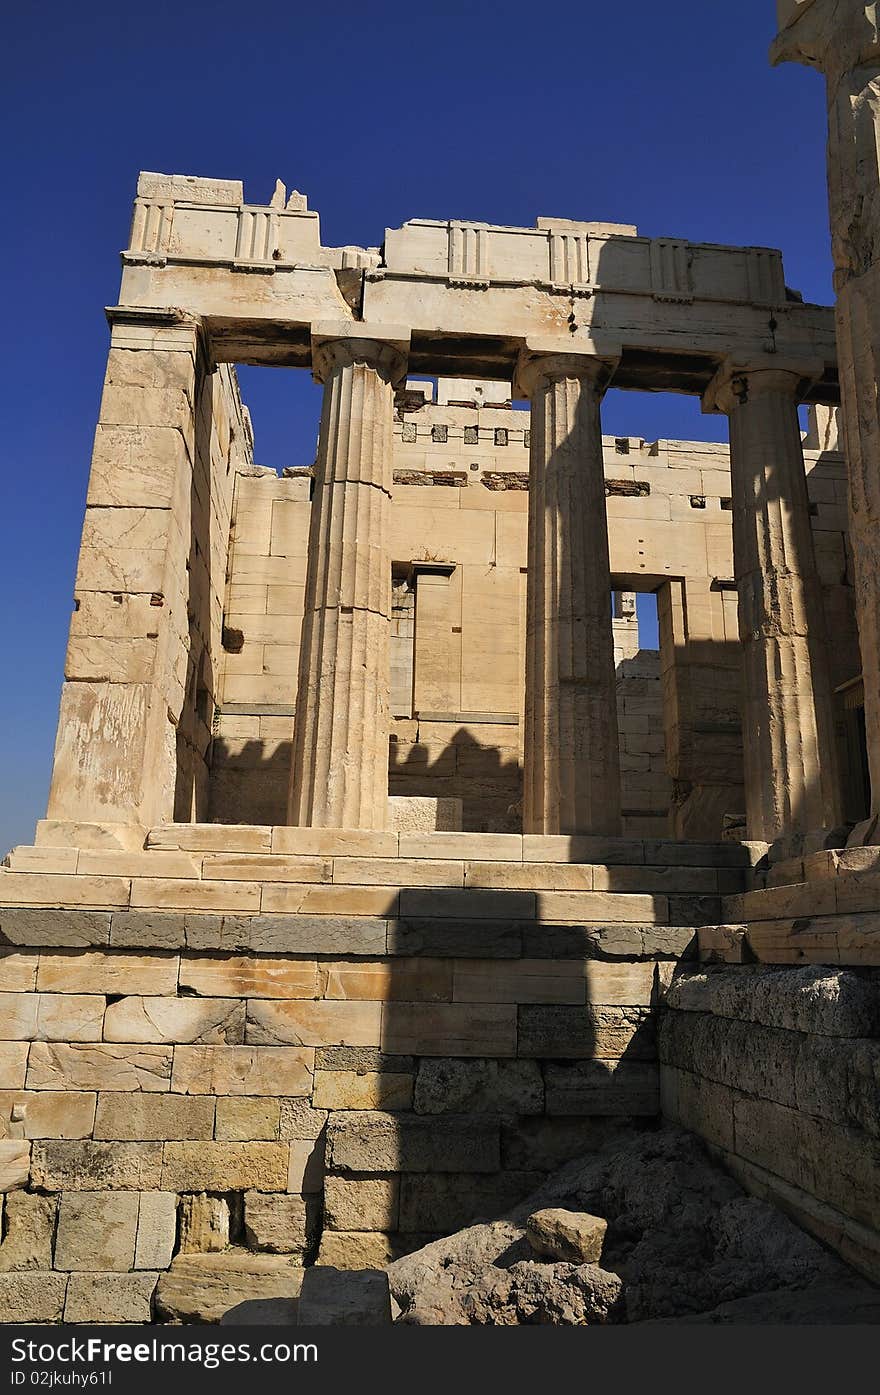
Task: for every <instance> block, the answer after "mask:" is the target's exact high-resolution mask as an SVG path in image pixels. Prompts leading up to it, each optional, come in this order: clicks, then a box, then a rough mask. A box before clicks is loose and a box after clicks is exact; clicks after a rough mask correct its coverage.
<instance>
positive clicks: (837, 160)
mask: <svg viewBox="0 0 880 1395" xmlns="http://www.w3.org/2000/svg"><path fill="white" fill-rule="evenodd" d="M777 12H778V20H779V26H780V33H779V34H778V36H777V38H776V40H775V41H774V44H773V47H772V49H771V60H772V62H773V63H774V64H777V63H783V62H795V63H804V64H807V65H808V66H810V67H814V68H818V69H819V70H820V71H821V72H822V73H824V75H825V80H826V86H827V97H828V185H829V196H830V210H831V248H832V255H833V259H834V286H835V290H836V292H837V309H836V315H837V347H838V355H839V372H840V390H841V399H842V409H843V411H842V415H843V433H844V440H845V453H846V457H847V463H848V467H849V503H850V508H849V536H850V543H851V546H852V556H853V570H854V574H855V604H856V618H857V621H858V627H859V641H860V648H861V655H862V673H863V677H864V689H865V735H866V741H867V748H868V762H869V765H870V772H871V791H872V793H871V812H872V816H875V817H872V820H871V821H870V823H869V825H868V826H867V827H866V830H865V836H867V837H869V838H870V837H874V836H876V834H874V832H873V829H874V828H875V826H876V816H877V815H878V814H880V587H878V585H877V576H878V574H880V463H878V462H880V395H878V383H880V159H878V150H880V4H876V3H873V4H866V3H864V0H778V4H777Z"/></svg>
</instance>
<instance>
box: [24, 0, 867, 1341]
mask: <svg viewBox="0 0 880 1395" xmlns="http://www.w3.org/2000/svg"><path fill="white" fill-rule="evenodd" d="M831 9H834V12H835V16H838V12H839V11H846V13H847V15H849V13H850V11H851V20H850V19H849V18H848V19H846V22H843V21H840V23H838V22H837V20H835V24H834V25H831V24H830V23H829V22H828V13H830V11H831ZM875 9H876V7H875V6H873V5H869V6H867V7H865V6H864V5H856V4H855V3H852V4H846V5H843V6H840V5H837V6H836V7H835V6H832V4H831V0H803V2H802V3H800V4H797V3H794V0H782V3H781V4H780V10H781V16H780V23H781V33H780V36H779V39H778V40H777V45H776V57H777V58H778V59H788V58H794V59H798V60H801V61H809V62H812V63H814V64H816V65H818V66H820V67H821V68H822V69H823V70H824V71H825V73H826V74H827V76H828V81H829V91H830V94H831V97H830V100H831V106H830V111H831V131H832V137H831V147H830V169H831V188H832V218H833V222H834V234H835V255H836V265H837V273H836V276H837V292H838V305H837V311H836V324H835V310H834V309H832V308H829V307H825V306H819V305H811V304H806V303H804V301H803V299H802V297H801V296H800V295H799V294H798V292H797V291H796V290H795V289H792V288H790V287H789V286H787V285H786V278H785V274H784V270H783V264H782V257H781V254H780V253H779V252H777V251H773V250H770V249H767V248H763V247H729V246H719V245H708V244H703V243H693V242H688V241H686V240H684V239H677V238H667V237H664V238H652V237H646V236H641V235H639V233H638V232H637V229H636V228H635V227H633V226H620V225H616V224H608V223H601V222H580V221H574V220H571V219H565V218H555V217H539V218H538V219H537V220H536V223H535V226H534V227H530V228H518V227H501V226H493V225H489V224H484V223H470V222H462V221H456V220H449V221H441V220H429V219H418V218H416V219H413V220H412V221H410V222H407V223H405V224H404V225H403V227H401V228H396V229H389V230H387V231H386V233H385V238H384V242H383V243H382V246H381V247H379V248H362V247H355V246H348V247H341V248H334V247H325V246H324V245H323V244H322V241H321V235H320V225H319V218H318V214H317V213H316V212H314V211H312V210H310V209H309V208H308V207H307V201H306V198H305V197H304V196H303V195H301V194H299V193H296V192H294V193H292V194H290V195H289V196H288V194H287V192H286V190H285V189H284V188H283V187H282V186H281V185H280V184H279V186H278V187H277V189H276V193H275V195H274V196H273V198H272V200H271V202H270V203H269V204H268V205H261V204H252V203H248V202H247V201H246V200H245V198H244V193H243V189H242V185H241V184H240V183H239V182H237V181H234V180H214V179H206V178H196V177H190V176H177V175H174V176H171V175H164V174H153V173H144V174H141V175H140V178H139V181H138V187H137V198H136V201H135V206H134V217H133V221H132V226H131V234H130V240H129V246H128V248H127V249H126V250H125V251H124V252H123V254H122V264H123V268H122V283H121V288H120V293H119V300H118V304H116V305H114V306H112V307H111V308H110V309H109V310H108V319H109V324H110V349H109V357H108V364H107V373H106V379H105V386H104V393H103V398H102V401H101V409H100V418H99V422H98V427H97V433H96V437H95V447H94V454H93V458H92V466H91V476H90V480H89V487H88V497H87V501H86V514H85V523H84V526H83V533H82V544H81V548H80V554H79V567H78V571H77V577H76V585H75V595H74V609H73V616H72V620H71V629H70V640H69V646H68V651H67V661H66V670H65V683H64V688H63V692H62V695H61V712H60V721H59V727H58V738H57V745H56V751H55V762H54V772H53V778H52V786H51V794H50V799H49V808H48V811H47V817H46V818H45V819H44V820H43V821H41V823H40V824H39V825H38V827H37V830H36V835H35V839H34V844H33V846H28V847H18V848H15V849H14V850H13V851H12V852H11V854H10V855H9V857H8V858H7V861H6V865H5V867H4V868H3V869H2V870H0V942H2V946H3V948H2V958H0V988H2V991H3V1001H4V1003H5V1004H6V1006H5V1007H4V1009H3V1015H2V1022H3V1027H2V1031H0V1036H2V1040H0V1101H2V1113H0V1134H2V1138H0V1182H2V1190H3V1192H4V1193H5V1200H4V1221H3V1231H2V1242H0V1306H2V1307H3V1308H4V1309H5V1311H6V1312H7V1313H8V1314H10V1320H13V1319H14V1320H20V1321H25V1322H51V1321H56V1320H58V1319H60V1318H62V1316H63V1317H64V1319H65V1320H66V1321H70V1322H89V1321H101V1320H104V1321H127V1322H144V1321H150V1320H151V1319H152V1318H156V1319H159V1320H167V1319H169V1318H171V1319H182V1320H187V1319H192V1318H193V1317H196V1316H199V1315H202V1316H204V1314H205V1312H208V1313H210V1314H211V1315H212V1317H213V1320H217V1318H218V1316H219V1314H220V1312H221V1311H222V1310H223V1306H224V1304H225V1305H226V1306H229V1304H230V1303H231V1302H233V1301H235V1300H234V1298H233V1297H231V1296H230V1295H237V1296H239V1297H241V1296H243V1295H244V1296H251V1297H257V1298H259V1297H263V1296H281V1297H284V1296H286V1295H290V1294H294V1293H296V1292H297V1288H298V1284H299V1281H300V1276H301V1266H302V1264H303V1263H304V1262H305V1263H312V1262H313V1261H314V1260H315V1259H317V1261H318V1263H319V1264H322V1265H323V1264H326V1265H335V1266H338V1267H342V1268H363V1267H376V1266H382V1265H384V1264H386V1263H387V1262H388V1261H389V1260H391V1259H393V1258H395V1257H396V1256H399V1255H403V1254H406V1253H407V1252H409V1251H412V1250H414V1249H417V1248H418V1247H419V1246H421V1245H423V1244H425V1243H426V1242H427V1241H429V1240H432V1239H434V1238H436V1237H438V1236H441V1235H445V1234H448V1233H449V1232H451V1231H453V1230H455V1229H457V1228H458V1227H460V1226H463V1225H466V1224H467V1223H468V1222H470V1221H471V1220H473V1219H474V1218H475V1217H478V1216H486V1215H495V1214H501V1213H502V1212H503V1211H504V1209H505V1208H506V1207H509V1206H510V1205H512V1204H513V1203H516V1202H518V1201H519V1200H520V1199H521V1198H523V1197H524V1196H526V1195H527V1194H528V1193H529V1192H530V1191H531V1190H532V1189H533V1188H534V1187H535V1186H536V1185H537V1184H538V1183H540V1182H541V1180H542V1179H543V1178H544V1177H546V1176H547V1174H548V1173H550V1172H552V1171H553V1170H554V1169H555V1168H556V1167H558V1166H559V1164H561V1163H563V1162H565V1161H567V1160H568V1159H570V1158H572V1157H575V1156H578V1155H579V1154H581V1153H584V1152H586V1151H589V1150H590V1149H591V1148H594V1147H596V1146H598V1144H599V1142H600V1141H601V1139H602V1138H603V1136H604V1134H605V1132H606V1131H607V1130H608V1129H609V1128H610V1127H612V1125H613V1126H617V1125H618V1124H620V1123H624V1122H626V1121H636V1123H637V1124H638V1125H639V1126H641V1127H650V1126H651V1125H652V1123H653V1122H655V1121H656V1120H657V1118H658V1117H661V1116H662V1117H663V1118H665V1119H667V1120H670V1121H673V1122H677V1123H680V1124H683V1125H684V1126H685V1127H686V1128H687V1129H690V1130H691V1131H693V1132H694V1133H695V1134H697V1135H699V1136H700V1137H701V1138H702V1139H704V1140H705V1141H706V1142H707V1143H708V1144H709V1145H710V1146H711V1149H712V1150H713V1155H714V1156H715V1157H716V1158H718V1159H720V1160H721V1162H722V1163H723V1164H724V1166H725V1167H726V1168H728V1169H729V1170H730V1172H732V1174H733V1175H734V1176H735V1177H736V1178H737V1179H738V1181H739V1182H740V1183H741V1184H742V1185H743V1186H744V1187H745V1188H746V1189H747V1190H749V1191H751V1192H753V1193H754V1194H756V1195H758V1196H761V1197H764V1198H767V1199H769V1200H770V1201H772V1202H774V1203H775V1204H777V1205H779V1206H780V1207H782V1208H783V1209H784V1210H786V1211H787V1212H788V1213H789V1215H792V1216H793V1217H794V1218H795V1219H796V1220H797V1222H798V1223H799V1224H800V1225H801V1226H803V1227H804V1228H805V1229H806V1230H808V1231H810V1232H812V1233H813V1234H814V1235H816V1236H818V1237H819V1238H820V1239H821V1240H822V1242H823V1243H824V1244H827V1245H829V1246H831V1247H832V1248H833V1249H836V1250H837V1251H838V1252H839V1253H840V1254H841V1255H842V1256H843V1257H844V1259H845V1260H846V1261H847V1262H848V1263H849V1264H851V1265H852V1266H854V1268H855V1269H856V1270H858V1271H859V1272H860V1273H862V1274H864V1275H867V1276H868V1277H870V1278H874V1279H877V1278H878V1277H880V1237H878V1233H877V1226H878V1221H880V1169H878V1166H877V1164H878V1144H877V1132H878V1124H877V1110H876V1103H877V1101H876V1070H877V1061H878V1053H880V1047H878V1043H877V1033H878V1028H880V997H878V993H880V988H878V984H877V981H876V978H875V975H874V972H873V970H872V967H871V966H876V965H880V951H878V943H880V847H878V846H877V843H878V834H877V827H878V816H880V804H878V801H880V697H878V695H880V604H878V597H880V588H878V573H877V556H878V544H877V526H878V511H880V471H878V460H877V442H878V439H880V422H878V416H877V411H878V408H877V402H878V397H877V391H876V385H877V380H878V367H877V363H876V359H875V342H876V338H877V335H876V332H875V321H876V320H877V317H878V315H880V284H878V275H880V272H878V269H877V263H876V260H875V249H876V248H880V237H877V236H876V224H877V219H878V217H880V187H878V186H880V173H878V166H877V162H876V158H874V159H873V160H867V159H865V158H863V147H864V146H865V144H866V143H867V144H868V145H870V148H871V150H872V151H873V153H874V155H875V156H876V146H875V145H873V144H871V142H873V141H874V140H875V138H876V131H875V121H876V101H875V98H876V92H877V90H878V86H880V34H878V30H877V28H876V16H875V13H874V12H875ZM236 364H257V365H266V366H270V367H272V368H274V369H275V370H276V371H277V372H279V373H288V374H292V373H293V372H294V371H302V372H305V371H310V372H311V373H312V374H313V375H314V376H315V378H316V379H317V380H318V381H319V382H320V383H322V384H323V409H322V415H321V422H320V434H319V440H318V445H317V454H316V459H315V461H314V463H312V462H309V461H304V462H302V463H301V464H300V465H294V466H288V467H287V468H284V469H283V470H281V472H280V473H279V471H278V470H277V469H275V468H273V467H272V466H271V464H266V463H255V457H254V447H253V439H254V438H253V433H252V428H251V421H250V416H249V413H248V410H247V408H246V406H245V405H244V403H243V402H242V399H241V396H240V394H239V388H238V380H237V377H236V371H235V365H236ZM610 386H613V387H614V388H623V389H629V390H631V391H632V392H633V393H638V392H651V391H671V392H678V393H687V394H692V395H695V396H697V397H699V398H700V400H701V403H702V406H703V410H704V411H706V412H708V413H714V414H716V415H717V417H718V436H719V438H721V437H725V436H727V434H728V432H727V429H726V428H727V427H728V426H729V442H730V444H729V446H728V445H727V444H721V443H720V441H719V443H716V444H711V443H708V444H707V443H705V442H687V441H672V440H670V441H666V440H660V441H645V440H642V439H640V438H637V437H623V438H620V437H610V436H607V435H605V436H603V433H602V421H601V411H602V398H603V394H604V393H605V392H606V390H607V389H608V388H609V387H610ZM841 405H842V412H841V410H840V409H841ZM804 408H806V409H807V421H808V426H807V429H806V431H805V430H804V426H803V423H802V420H801V416H800V415H799V412H800V411H801V410H802V409H804ZM634 416H637V413H636V412H635V411H634ZM841 416H842V424H843V437H842V438H841V439H842V441H845V449H844V447H843V445H842V444H841V442H840V441H839V440H838V421H839V418H840V417H841ZM722 418H726V421H723V420H722ZM848 496H849V501H848ZM646 594H647V595H650V596H653V597H655V598H656V606H657V615H658V623H659V647H656V646H655V647H651V646H649V645H647V644H645V643H644V642H643V637H642V639H640V635H639V621H638V617H637V613H636V596H637V595H646ZM212 1285H213V1286H214V1287H213V1288H212V1287H211V1286H212ZM206 1291H209V1292H214V1293H215V1294H216V1292H220V1293H222V1295H224V1297H223V1301H222V1302H221V1301H220V1300H219V1299H218V1300H216V1301H215V1302H214V1307H213V1308H212V1307H211V1301H210V1300H209V1299H208V1298H206V1297H205V1293H206ZM218 1304H219V1306H218Z"/></svg>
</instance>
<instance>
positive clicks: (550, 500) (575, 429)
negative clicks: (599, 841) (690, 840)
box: [518, 354, 620, 834]
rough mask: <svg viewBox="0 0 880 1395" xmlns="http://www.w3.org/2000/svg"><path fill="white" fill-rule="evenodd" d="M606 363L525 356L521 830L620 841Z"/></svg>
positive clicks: (520, 378) (522, 364)
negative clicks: (527, 447)
mask: <svg viewBox="0 0 880 1395" xmlns="http://www.w3.org/2000/svg"><path fill="white" fill-rule="evenodd" d="M607 376H608V367H607V364H606V363H605V362H604V361H603V360H602V359H599V358H591V357H587V356H582V355H574V354H572V355H549V354H540V355H530V356H526V357H524V358H523V359H522V360H521V362H520V366H519V369H518V381H519V382H520V384H521V385H522V389H523V390H524V391H525V392H526V393H527V394H528V396H529V398H530V400H531V409H532V410H531V454H530V457H529V537H528V582H527V599H526V696H525V731H524V739H523V746H524V756H523V759H524V800H523V828H524V830H525V832H527V833H600V834H617V833H619V832H620V755H619V746H618V735H617V696H616V680H615V669H614V637H613V631H612V623H611V575H610V568H609V560H608V527H607V521H606V511H605V475H604V469H603V459H602V426H601V421H600V412H599V404H600V402H601V398H602V392H603V388H604V383H605V381H607Z"/></svg>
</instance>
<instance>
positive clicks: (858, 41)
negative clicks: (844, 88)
mask: <svg viewBox="0 0 880 1395" xmlns="http://www.w3.org/2000/svg"><path fill="white" fill-rule="evenodd" d="M776 17H777V23H778V25H779V33H778V34H777V36H776V38H775V39H774V40H773V43H772V44H771V46H770V62H771V63H772V64H773V66H774V67H776V66H777V65H778V64H780V63H803V64H805V65H806V66H807V67H810V68H818V69H819V70H820V72H823V73H824V74H825V76H826V77H827V78H828V81H829V83H830V84H831V86H832V87H835V86H836V85H837V82H838V81H839V80H840V78H841V77H842V76H843V74H844V73H846V72H849V71H850V70H851V69H852V68H858V67H861V66H862V65H863V64H867V63H872V62H880V4H878V3H872V4H866V3H865V0H776Z"/></svg>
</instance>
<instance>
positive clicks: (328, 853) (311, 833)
mask: <svg viewBox="0 0 880 1395" xmlns="http://www.w3.org/2000/svg"><path fill="white" fill-rule="evenodd" d="M271 833H272V852H273V853H293V854H296V855H297V856H301V857H371V858H372V857H397V852H398V838H397V834H396V833H394V832H386V833H379V832H375V833H374V832H368V831H366V830H364V829H347V828H296V827H288V826H278V827H276V828H273V829H272V830H271Z"/></svg>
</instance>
